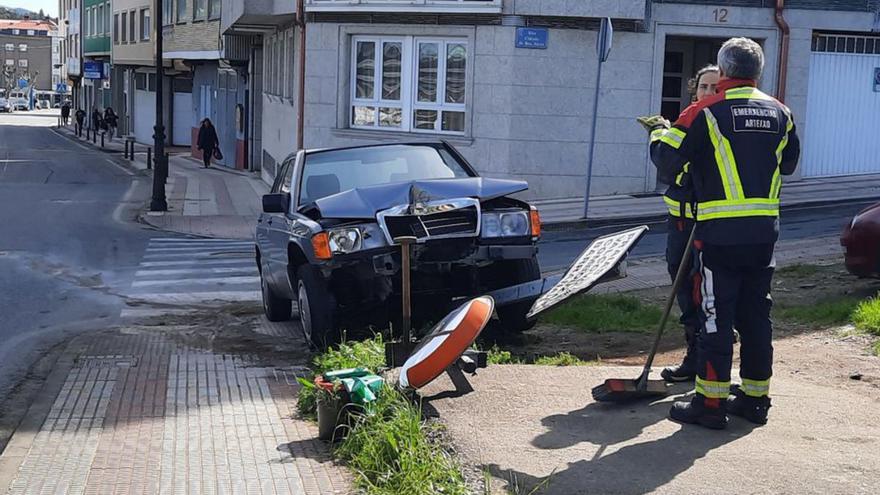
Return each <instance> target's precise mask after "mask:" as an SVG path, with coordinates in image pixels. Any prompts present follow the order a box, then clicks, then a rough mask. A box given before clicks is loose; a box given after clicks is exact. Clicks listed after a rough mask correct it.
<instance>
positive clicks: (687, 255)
mask: <svg viewBox="0 0 880 495" xmlns="http://www.w3.org/2000/svg"><path fill="white" fill-rule="evenodd" d="M696 233H697V222H696V221H694V226H693V228H691V235H690V237H689V238H688V242H687V245H686V246H685V248H684V254H683V255H682V257H681V263H680V264H679V265H678V272H676V274H675V280H674V281H673V282H672V290H671V291H670V292H669V298H668V300H667V301H666V310H665V311H664V312H663V318H662V319H661V320H660V328H658V329H657V337H656V338H655V339H654V347H652V348H651V353H650V354H648V360H647V361H646V362H645V369H644V370H642V375H641V376H640V377H639V381H638V384H637V385H638V388H642V387H645V386H647V384H648V374H649V373H650V372H651V366H652V365H653V364H654V356H656V355H657V349H659V348H660V340H661V339H662V338H663V331H664V330H666V322H667V320H669V313H670V312H671V311H672V305H673V304H675V298H676V295H677V294H678V289H679V288H680V287H681V283H682V282H683V281H684V274H685V272H686V271H687V270H688V269H689V265H690V261H691V250H692V248H693V244H694V238H695V237H696Z"/></svg>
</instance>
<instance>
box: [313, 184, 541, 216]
mask: <svg viewBox="0 0 880 495" xmlns="http://www.w3.org/2000/svg"><path fill="white" fill-rule="evenodd" d="M528 188H529V185H528V183H527V182H524V181H518V180H505V179H487V178H485V177H468V178H464V179H436V180H416V181H411V182H395V183H391V184H380V185H377V186H370V187H359V188H355V189H349V190H347V191H343V192H341V193H338V194H334V195H332V196H327V197H326V198H322V199H319V200H317V201H315V205H316V206H317V207H318V210H320V212H321V216H322V217H324V218H373V217H374V216H375V215H376V213H378V212H380V211H382V210H386V209H388V208H391V207H392V206H398V205H403V204H409V203H410V197H411V191H418V195H419V198H418V199H419V201H421V202H428V201H436V200H441V199H453V198H475V199H479V200H480V201H488V200H490V199H494V198H499V197H501V196H507V195H508V194H514V193H518V192H521V191H525V190H526V189H528Z"/></svg>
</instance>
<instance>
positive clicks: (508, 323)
mask: <svg viewBox="0 0 880 495" xmlns="http://www.w3.org/2000/svg"><path fill="white" fill-rule="evenodd" d="M504 265H505V266H504V268H505V270H504V273H505V277H504V279H503V280H504V283H503V284H500V285H501V286H502V287H505V286H508V287H509V286H512V285H518V284H522V283H525V282H531V281H533V280H538V279H540V278H541V268H540V266H539V265H538V260H537V259H534V258H532V259H526V260H513V261H508V262H506V263H504ZM536 299H537V298H535V299H528V300H525V301H520V302H518V303H514V304H508V305H505V306H500V307H498V308H496V311H497V312H498V323H499V327H500V330H501V331H502V332H504V333H520V332H525V331H526V330H529V329H531V328H532V327H534V326H535V324H536V323H537V319H535V318H527V317H526V315H527V314H528V313H529V311H530V310H531V309H532V305H533V304H534V303H535V300H536Z"/></svg>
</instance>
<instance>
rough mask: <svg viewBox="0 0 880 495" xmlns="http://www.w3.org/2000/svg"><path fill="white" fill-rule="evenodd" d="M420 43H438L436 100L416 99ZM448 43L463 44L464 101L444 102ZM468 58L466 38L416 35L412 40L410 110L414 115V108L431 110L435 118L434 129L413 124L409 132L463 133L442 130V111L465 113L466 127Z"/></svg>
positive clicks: (468, 48)
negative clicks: (421, 127)
mask: <svg viewBox="0 0 880 495" xmlns="http://www.w3.org/2000/svg"><path fill="white" fill-rule="evenodd" d="M422 44H436V45H438V50H437V100H436V101H434V102H420V101H418V93H417V92H418V84H419V71H418V63H419V52H418V49H419V45H422ZM449 45H464V47H465V53H466V56H465V82H464V85H465V92H464V100H465V101H464V103H447V102H446V62H447V47H448V46H449ZM471 63H472V62H471V59H470V47H469V46H468V43H467V40H466V39H453V38H436V37H417V38H416V39H415V41H414V42H413V69H412V71H413V76H412V87H413V100H412V110H411V112H412V113H413V115H415V112H416V110H433V111H436V112H437V120H436V121H435V122H434V129H431V130H428V129H416V127H415V125H413V128H412V130H411V132H416V133H429V134H436V133H442V134H458V135H461V134H464V131H444V130H442V129H443V112H444V111H449V112H461V113H463V114H465V128H467V98H468V93H469V91H468V90H467V65H469V64H471Z"/></svg>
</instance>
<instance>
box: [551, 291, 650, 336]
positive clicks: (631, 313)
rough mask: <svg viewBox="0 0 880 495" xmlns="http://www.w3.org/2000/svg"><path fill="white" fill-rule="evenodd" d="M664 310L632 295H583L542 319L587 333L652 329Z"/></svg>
mask: <svg viewBox="0 0 880 495" xmlns="http://www.w3.org/2000/svg"><path fill="white" fill-rule="evenodd" d="M661 316H663V312H662V311H661V310H660V308H658V307H656V306H653V305H648V304H644V303H643V302H641V301H640V300H639V299H637V298H635V297H632V296H623V295H585V296H580V297H577V298H575V299H574V300H572V301H571V302H569V303H566V304H564V305H562V306H560V307H559V308H557V309H554V310H553V311H551V312H550V313H549V314H548V315H547V316H546V317H545V321H546V322H548V323H551V324H553V325H561V326H566V327H571V328H577V329H579V330H583V331H586V332H608V331H620V332H645V331H650V330H654V329H655V328H656V327H657V323H658V322H659V321H660V317H661Z"/></svg>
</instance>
